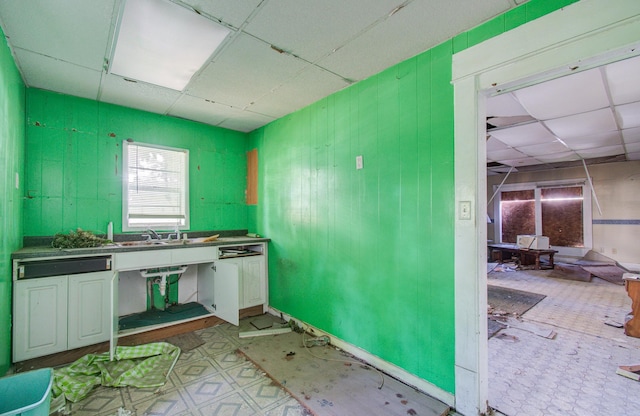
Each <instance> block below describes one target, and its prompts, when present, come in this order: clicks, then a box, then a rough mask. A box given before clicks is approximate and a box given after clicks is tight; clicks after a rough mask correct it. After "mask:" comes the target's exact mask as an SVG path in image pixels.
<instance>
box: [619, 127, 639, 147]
mask: <svg viewBox="0 0 640 416" xmlns="http://www.w3.org/2000/svg"><path fill="white" fill-rule="evenodd" d="M622 139H623V140H624V142H625V143H635V142H640V127H636V128H633V129H627V130H622Z"/></svg>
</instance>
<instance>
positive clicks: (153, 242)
mask: <svg viewBox="0 0 640 416" xmlns="http://www.w3.org/2000/svg"><path fill="white" fill-rule="evenodd" d="M165 244H167V242H166V241H160V240H151V241H147V240H144V241H120V242H117V243H116V245H117V246H120V247H141V246H142V247H144V246H162V245H165Z"/></svg>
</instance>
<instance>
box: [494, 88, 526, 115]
mask: <svg viewBox="0 0 640 416" xmlns="http://www.w3.org/2000/svg"><path fill="white" fill-rule="evenodd" d="M526 115H529V113H528V112H527V110H525V109H524V107H522V105H520V103H519V102H518V101H517V100H516V98H515V97H514V96H513V94H512V93H506V94H502V95H496V96H495V97H490V98H489V99H487V117H510V116H526Z"/></svg>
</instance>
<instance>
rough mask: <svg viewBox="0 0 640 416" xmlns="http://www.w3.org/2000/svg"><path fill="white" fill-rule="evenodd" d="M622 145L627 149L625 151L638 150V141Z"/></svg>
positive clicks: (639, 143)
mask: <svg viewBox="0 0 640 416" xmlns="http://www.w3.org/2000/svg"><path fill="white" fill-rule="evenodd" d="M624 147H625V149H627V152H629V153H637V152H640V142H635V143H628V144H626V145H625V146H624Z"/></svg>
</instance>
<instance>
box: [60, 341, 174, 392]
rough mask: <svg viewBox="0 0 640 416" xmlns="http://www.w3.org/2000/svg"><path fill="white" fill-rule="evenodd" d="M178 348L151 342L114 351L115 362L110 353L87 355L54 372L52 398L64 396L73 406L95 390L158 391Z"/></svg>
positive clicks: (172, 364) (169, 370)
mask: <svg viewBox="0 0 640 416" xmlns="http://www.w3.org/2000/svg"><path fill="white" fill-rule="evenodd" d="M179 356H180V348H178V347H176V346H174V345H171V344H169V343H167V342H154V343H151V344H143V345H137V346H135V347H116V352H115V359H114V360H113V361H110V360H109V353H108V352H107V353H103V354H87V355H85V356H84V357H82V358H80V359H79V360H76V361H75V362H73V363H72V364H71V365H69V366H67V367H63V368H60V369H56V370H55V371H54V376H53V379H54V381H53V396H54V397H59V396H61V395H63V396H64V397H65V399H66V400H68V401H70V402H73V403H76V402H78V401H80V400H82V399H83V398H84V397H86V396H87V395H88V394H89V393H90V392H91V390H93V388H94V387H96V386H99V385H102V386H106V387H124V386H130V387H138V388H147V387H149V388H150V387H160V386H163V385H164V384H165V383H166V381H167V378H168V377H169V374H170V373H171V370H173V367H174V366H175V364H176V362H177V361H178V357H179Z"/></svg>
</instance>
